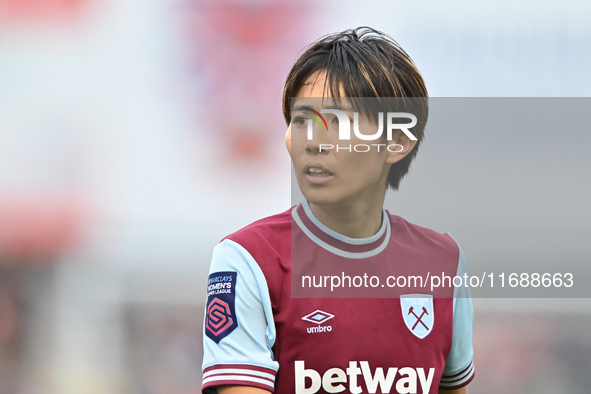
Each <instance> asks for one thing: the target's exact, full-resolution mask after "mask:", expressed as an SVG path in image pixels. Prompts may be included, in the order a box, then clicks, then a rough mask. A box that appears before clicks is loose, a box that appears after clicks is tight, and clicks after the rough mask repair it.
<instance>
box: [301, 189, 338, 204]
mask: <svg viewBox="0 0 591 394" xmlns="http://www.w3.org/2000/svg"><path fill="white" fill-rule="evenodd" d="M302 194H303V195H304V197H305V198H306V200H308V202H309V203H310V204H313V205H317V206H320V207H329V206H334V205H338V204H339V202H340V201H341V198H340V197H339V193H338V192H336V191H335V190H331V189H330V188H327V187H310V188H306V189H302Z"/></svg>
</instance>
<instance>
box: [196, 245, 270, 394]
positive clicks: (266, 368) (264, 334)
mask: <svg viewBox="0 0 591 394" xmlns="http://www.w3.org/2000/svg"><path fill="white" fill-rule="evenodd" d="M207 290H208V291H207V293H208V296H207V304H206V308H205V320H204V328H203V349H204V357H203V385H202V391H203V393H215V392H216V390H215V387H216V386H219V385H227V384H234V385H245V386H255V387H259V388H263V389H266V390H269V391H273V389H274V383H275V375H276V373H277V370H278V368H279V363H278V362H277V361H275V360H274V357H273V351H272V350H271V349H272V347H273V345H274V343H275V337H276V333H275V324H274V321H273V312H272V309H271V300H270V297H269V289H268V287H267V282H266V280H265V277H264V275H263V272H262V271H261V269H260V267H259V265H258V264H257V263H256V261H255V260H254V258H253V257H252V256H251V255H250V253H248V252H247V251H246V250H245V249H244V248H243V247H242V246H240V245H239V244H237V243H236V242H234V241H231V240H224V241H222V242H221V243H220V244H218V245H217V246H216V247H215V249H214V251H213V258H212V262H211V267H210V272H209V278H208V286H207Z"/></svg>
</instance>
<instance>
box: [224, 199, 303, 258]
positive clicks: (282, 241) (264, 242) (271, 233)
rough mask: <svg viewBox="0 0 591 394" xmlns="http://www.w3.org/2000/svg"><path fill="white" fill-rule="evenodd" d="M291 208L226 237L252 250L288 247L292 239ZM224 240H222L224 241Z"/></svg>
mask: <svg viewBox="0 0 591 394" xmlns="http://www.w3.org/2000/svg"><path fill="white" fill-rule="evenodd" d="M291 209H292V208H290V209H288V210H287V211H284V212H281V213H278V214H276V215H272V216H268V217H265V218H262V219H259V220H257V221H255V222H253V223H251V224H249V225H247V226H245V227H243V228H241V229H240V230H238V231H235V232H234V233H232V234H230V235H228V236H226V237H224V239H223V240H226V239H228V240H231V241H234V242H236V243H238V244H239V245H241V246H242V247H243V248H245V249H246V250H248V251H249V252H251V254H252V253H253V252H255V253H256V252H257V251H260V250H261V249H266V248H271V249H276V248H281V247H288V248H289V243H290V241H291ZM223 240H222V241H223Z"/></svg>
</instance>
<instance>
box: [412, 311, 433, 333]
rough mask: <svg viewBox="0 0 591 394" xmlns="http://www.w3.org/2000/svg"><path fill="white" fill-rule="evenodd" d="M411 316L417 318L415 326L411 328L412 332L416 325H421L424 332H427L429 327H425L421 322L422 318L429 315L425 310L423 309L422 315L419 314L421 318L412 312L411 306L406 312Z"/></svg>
mask: <svg viewBox="0 0 591 394" xmlns="http://www.w3.org/2000/svg"><path fill="white" fill-rule="evenodd" d="M411 313H412V314H413V315H414V317H416V318H417V321H416V322H415V325H414V326H412V330H414V329H415V328H416V326H417V324H419V323H421V324H422V325H423V327H425V330H428V329H429V327H427V325H426V324H425V323H424V322H423V321H422V320H421V319H422V318H423V316H425V315H429V312H427V308H425V307H423V313H421V316H417V314H416V313H415V312H414V310H413V307H412V306H411V307H410V309H409V310H408V314H409V315H410V314H411Z"/></svg>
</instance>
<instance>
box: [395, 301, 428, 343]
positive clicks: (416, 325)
mask: <svg viewBox="0 0 591 394" xmlns="http://www.w3.org/2000/svg"><path fill="white" fill-rule="evenodd" d="M400 306H401V307H402V318H403V319H404V323H405V324H406V327H408V329H409V330H410V332H412V333H413V334H414V335H415V336H417V337H419V338H421V339H423V338H425V337H426V336H427V335H429V333H430V332H431V331H432V330H433V324H434V323H435V311H434V310H433V296H432V295H430V294H407V295H401V296H400Z"/></svg>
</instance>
